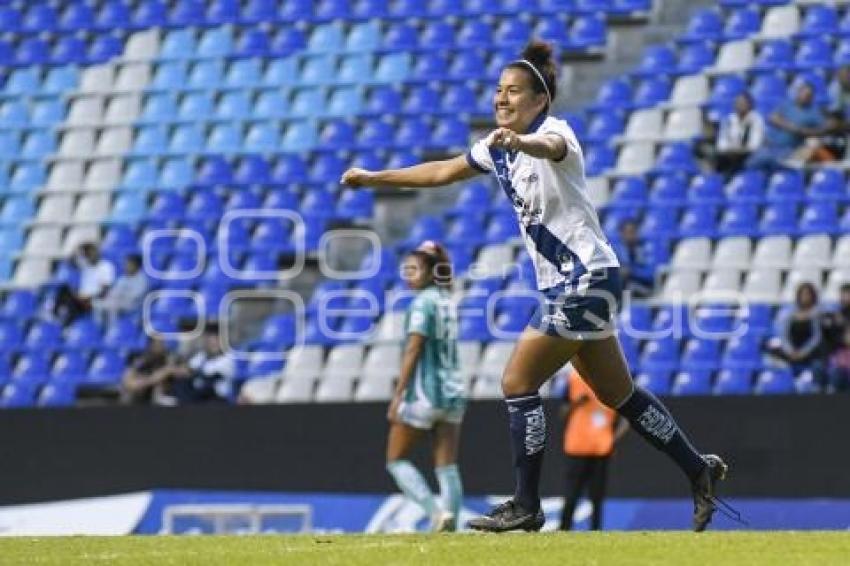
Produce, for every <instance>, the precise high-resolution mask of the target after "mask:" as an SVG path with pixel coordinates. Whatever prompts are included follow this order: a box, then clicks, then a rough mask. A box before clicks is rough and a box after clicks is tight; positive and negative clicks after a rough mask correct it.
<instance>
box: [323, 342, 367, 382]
mask: <svg viewBox="0 0 850 566" xmlns="http://www.w3.org/2000/svg"><path fill="white" fill-rule="evenodd" d="M362 367H363V345H362V344H340V345H339V346H334V347H333V348H332V349H331V351H330V353H329V354H328V359H327V361H326V362H325V368H324V369H323V370H322V376H323V377H324V378H326V379H327V378H332V379H336V378H340V379H347V378H355V377H358V376H359V375H360V370H361V369H362Z"/></svg>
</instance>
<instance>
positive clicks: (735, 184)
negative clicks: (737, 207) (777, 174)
mask: <svg viewBox="0 0 850 566" xmlns="http://www.w3.org/2000/svg"><path fill="white" fill-rule="evenodd" d="M765 182H766V179H765V176H764V173H762V172H761V171H753V170H750V171H742V172H741V173H738V174H737V175H735V176H734V177H733V178H732V180H731V181H730V182H729V184H728V185H727V186H726V196H727V198H728V199H729V202H730V203H732V204H758V203H761V202H762V201H764V186H765Z"/></svg>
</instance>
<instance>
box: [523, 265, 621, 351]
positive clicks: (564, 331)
mask: <svg viewBox="0 0 850 566" xmlns="http://www.w3.org/2000/svg"><path fill="white" fill-rule="evenodd" d="M589 275H590V278H589V281H588V282H587V285H586V286H580V289H579V290H576V289H574V288H571V287H566V286H558V287H552V288H550V289H546V290H544V291H541V293H542V294H543V297H544V298H545V301H541V302H540V304H539V305H538V306H537V309H536V310H535V311H534V314H533V315H532V317H531V320H530V321H529V323H528V326H529V327H531V328H535V329H537V330H539V331H540V332H543V333H544V334H548V335H549V336H560V337H562V338H568V339H571V340H593V339H600V338H607V337H609V336H611V335H613V333H614V328H615V319H616V316H617V310H618V308H619V304H620V300H621V298H622V294H623V287H622V283H621V282H620V269H619V268H617V267H607V268H604V269H597V270H594V271H591V272H590V274H589ZM581 287H583V288H581Z"/></svg>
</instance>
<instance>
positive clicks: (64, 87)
mask: <svg viewBox="0 0 850 566" xmlns="http://www.w3.org/2000/svg"><path fill="white" fill-rule="evenodd" d="M78 79H79V70H78V69H77V67H76V66H74V65H59V66H56V67H51V68H50V69H49V70H48V71H47V75H46V76H45V78H44V83H43V84H42V85H41V90H42V91H43V93H44V94H60V93H63V92H65V91H68V90H70V89H72V88H75V87H76V86H77V81H78Z"/></svg>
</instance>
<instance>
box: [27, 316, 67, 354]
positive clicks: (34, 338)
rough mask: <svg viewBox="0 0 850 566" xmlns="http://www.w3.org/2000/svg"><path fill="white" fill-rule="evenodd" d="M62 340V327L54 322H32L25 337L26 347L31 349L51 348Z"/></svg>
mask: <svg viewBox="0 0 850 566" xmlns="http://www.w3.org/2000/svg"><path fill="white" fill-rule="evenodd" d="M61 342H62V327H61V326H59V325H58V324H56V323H55V322H47V321H40V322H36V323H34V324H33V325H32V326H31V327H30V329H29V331H28V332H27V337H26V347H27V349H29V350H31V351H38V350H42V351H44V350H52V349H55V348H57V347H58V346H59V345H60V344H61Z"/></svg>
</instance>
